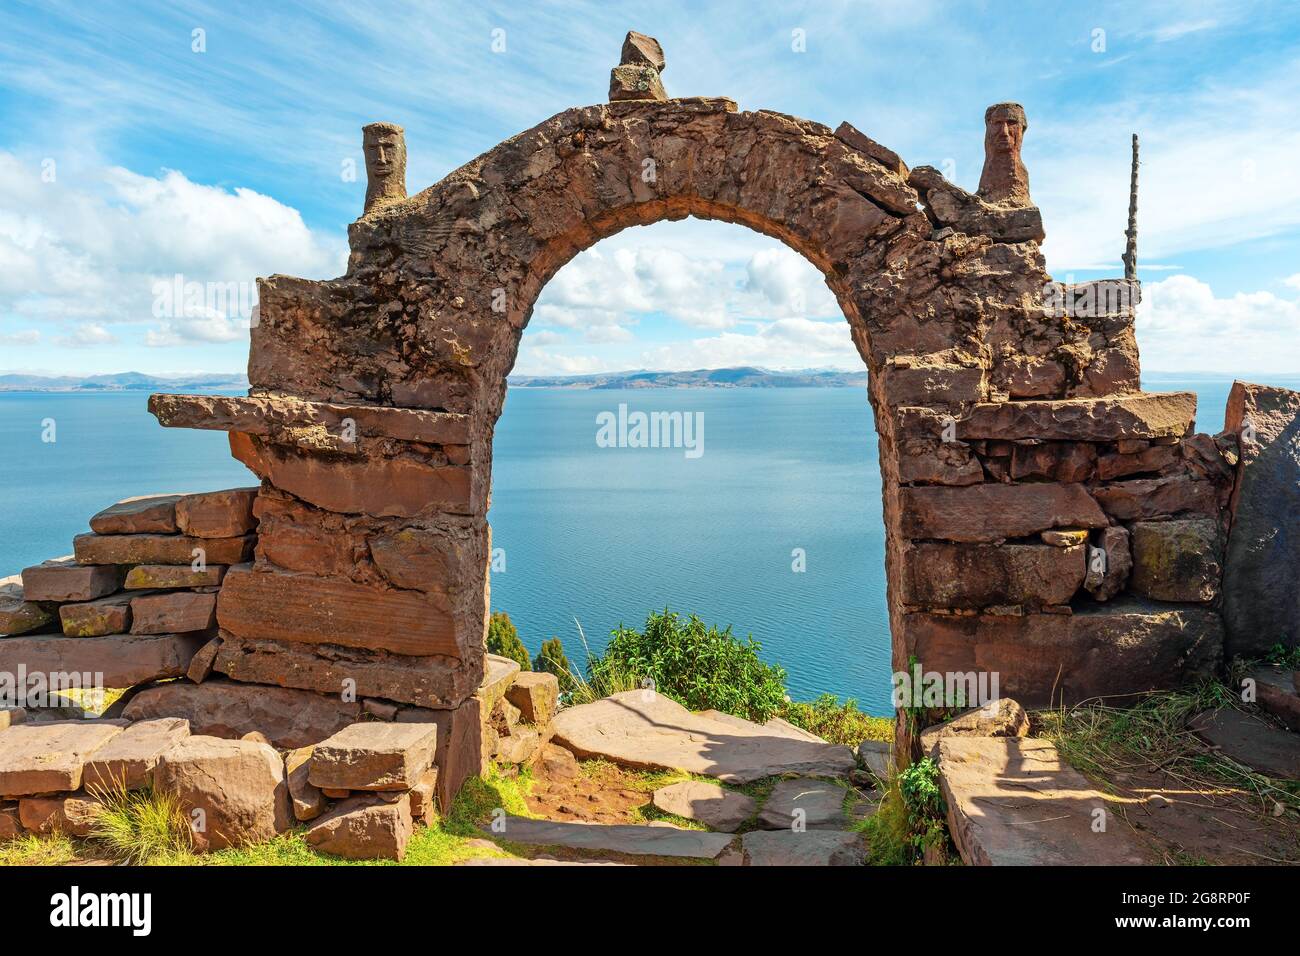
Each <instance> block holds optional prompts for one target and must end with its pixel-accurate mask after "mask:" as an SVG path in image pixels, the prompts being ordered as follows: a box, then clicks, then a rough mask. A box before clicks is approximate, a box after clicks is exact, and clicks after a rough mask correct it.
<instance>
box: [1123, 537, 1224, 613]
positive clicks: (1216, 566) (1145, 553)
mask: <svg viewBox="0 0 1300 956" xmlns="http://www.w3.org/2000/svg"><path fill="white" fill-rule="evenodd" d="M1222 554H1223V533H1222V531H1221V529H1220V527H1219V522H1218V520H1217V519H1215V518H1188V519H1183V520H1173V521H1137V522H1134V524H1133V582H1132V588H1133V591H1134V592H1135V593H1137V594H1140V595H1142V596H1143V597H1149V598H1154V599H1155V600H1157V601H1201V602H1208V601H1213V600H1214V599H1215V598H1216V597H1218V595H1219V581H1220V579H1221V577H1222V575H1223V561H1222Z"/></svg>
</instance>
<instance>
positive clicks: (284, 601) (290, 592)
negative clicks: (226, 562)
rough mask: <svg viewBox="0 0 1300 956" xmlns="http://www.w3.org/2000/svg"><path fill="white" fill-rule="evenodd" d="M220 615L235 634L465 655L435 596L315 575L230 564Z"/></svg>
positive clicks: (220, 600)
mask: <svg viewBox="0 0 1300 956" xmlns="http://www.w3.org/2000/svg"><path fill="white" fill-rule="evenodd" d="M217 620H218V622H219V623H220V624H221V627H222V628H223V629H224V630H227V631H229V632H230V633H231V634H233V635H234V636H236V637H243V638H251V639H257V638H269V639H272V640H277V641H289V642H294V643H299V644H338V645H342V646H344V647H359V648H365V649H371V650H385V651H392V652H394V653H397V654H408V655H413V656H420V655H430V654H442V655H446V656H448V657H460V656H461V646H460V643H459V642H458V640H457V635H456V630H455V625H454V622H453V621H452V618H451V615H450V614H449V613H448V610H447V608H446V605H445V604H440V602H438V601H437V600H435V598H434V597H433V596H431V595H426V594H423V593H419V592H415V591H406V590H384V589H381V588H376V587H369V586H366V585H362V584H354V583H353V582H351V581H346V580H337V579H334V578H320V577H316V576H314V575H310V574H303V573H295V572H287V571H255V570H253V569H251V568H248V567H236V568H231V569H230V570H229V571H228V572H227V573H226V579H225V582H224V584H223V586H222V588H221V594H220V598H219V600H218V602H217ZM366 696H376V697H388V698H389V699H390V700H400V699H401V698H393V697H390V696H389V695H387V694H379V693H375V694H370V693H367V695H366Z"/></svg>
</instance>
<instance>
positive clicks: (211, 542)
mask: <svg viewBox="0 0 1300 956" xmlns="http://www.w3.org/2000/svg"><path fill="white" fill-rule="evenodd" d="M256 543H257V539H256V537H254V536H253V535H245V536H243V537H240V538H191V537H189V536H188V535H176V534H79V535H77V536H76V537H75V538H73V539H72V547H73V550H74V551H75V552H76V557H77V563H78V564H191V563H193V562H194V561H195V560H196V558H198V557H202V560H203V562H204V563H205V564H238V563H239V562H241V561H247V560H248V559H249V558H251V557H252V556H253V546H254V545H255V544H256ZM196 552H197V554H196ZM121 583H122V582H121V578H120V577H119V578H118V580H117V583H116V584H115V585H114V586H113V587H112V588H111V589H110V590H114V591H115V590H117V588H118V586H120V585H121ZM90 597H99V595H98V594H94V595H90ZM87 599H88V598H81V599H80V600H87ZM65 600H66V599H65Z"/></svg>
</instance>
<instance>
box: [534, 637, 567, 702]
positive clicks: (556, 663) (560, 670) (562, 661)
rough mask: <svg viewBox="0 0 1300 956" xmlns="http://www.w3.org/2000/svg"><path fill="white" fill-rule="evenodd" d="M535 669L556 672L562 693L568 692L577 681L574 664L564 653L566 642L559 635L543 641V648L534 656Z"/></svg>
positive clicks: (550, 672)
mask: <svg viewBox="0 0 1300 956" xmlns="http://www.w3.org/2000/svg"><path fill="white" fill-rule="evenodd" d="M533 670H535V671H545V672H546V673H548V674H554V675H555V676H556V678H557V679H558V680H559V682H560V693H561V694H568V693H570V692H571V691H572V690H573V687H574V684H576V683H577V681H576V680H575V678H574V676H573V665H572V664H570V663H569V658H568V657H567V656H566V655H565V653H564V644H563V643H561V642H560V639H559V638H558V637H553V638H551V639H550V640H549V641H542V649H541V651H539V652H538V654H537V656H536V657H535V658H533Z"/></svg>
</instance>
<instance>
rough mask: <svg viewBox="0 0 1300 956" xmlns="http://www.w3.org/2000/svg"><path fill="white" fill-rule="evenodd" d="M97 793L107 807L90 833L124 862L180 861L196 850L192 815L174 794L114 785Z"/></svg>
mask: <svg viewBox="0 0 1300 956" xmlns="http://www.w3.org/2000/svg"><path fill="white" fill-rule="evenodd" d="M95 795H96V796H98V797H99V799H100V800H101V801H102V802H103V809H102V810H101V812H100V813H99V814H97V815H96V817H95V822H94V824H93V826H92V828H91V834H90V835H91V837H93V838H94V839H95V840H98V841H100V842H101V843H102V844H104V846H105V847H106V848H107V850H108V851H109V852H110V853H111V854H112V855H113V856H114V857H116V858H117V859H119V860H121V861H122V862H124V863H134V864H146V865H147V864H150V863H167V862H178V861H182V860H185V859H187V858H188V856H189V854H190V853H191V852H192V850H193V834H192V833H191V831H190V825H189V817H187V816H186V814H185V808H184V807H182V806H181V803H180V800H179V799H177V798H176V797H175V796H174V795H173V794H170V793H161V792H154V791H152V790H131V791H126V790H122V789H120V788H114V789H109V790H105V791H99V792H96V793H95Z"/></svg>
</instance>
